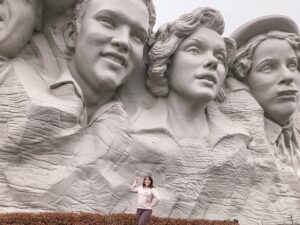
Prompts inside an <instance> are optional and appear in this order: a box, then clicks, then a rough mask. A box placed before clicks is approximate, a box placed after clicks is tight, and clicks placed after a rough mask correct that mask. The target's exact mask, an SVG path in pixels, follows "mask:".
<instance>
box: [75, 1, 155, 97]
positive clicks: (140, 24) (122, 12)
mask: <svg viewBox="0 0 300 225" xmlns="http://www.w3.org/2000/svg"><path fill="white" fill-rule="evenodd" d="M129 5H132V6H134V7H131V6H130V7H129ZM148 27H149V19H148V12H147V8H146V5H145V4H144V3H143V2H142V1H136V0H130V1H126V2H124V1H123V0H113V1H104V0H97V1H96V0H94V1H92V2H91V3H90V5H89V7H88V9H87V12H86V14H85V16H84V18H83V19H82V22H81V25H80V31H79V33H78V35H77V36H76V39H75V40H74V41H75V43H74V44H75V48H76V52H75V56H74V62H75V66H74V68H73V71H75V70H76V71H77V73H78V74H79V75H80V77H81V78H80V79H82V80H83V82H82V83H86V85H88V86H89V87H90V88H92V89H93V90H95V91H97V92H98V91H99V90H101V92H103V91H107V90H114V89H115V88H117V87H118V86H120V85H121V84H123V83H124V82H125V81H126V80H127V79H128V78H129V76H130V75H132V74H133V73H134V72H135V71H136V68H137V67H138V65H140V64H141V63H142V58H143V48H144V44H145V42H146V40H147V36H148V33H147V31H148Z"/></svg>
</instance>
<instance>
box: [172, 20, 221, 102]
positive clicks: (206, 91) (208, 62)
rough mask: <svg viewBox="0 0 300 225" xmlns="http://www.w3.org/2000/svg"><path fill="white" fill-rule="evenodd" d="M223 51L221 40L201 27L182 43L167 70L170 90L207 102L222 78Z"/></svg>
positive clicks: (214, 95)
mask: <svg viewBox="0 0 300 225" xmlns="http://www.w3.org/2000/svg"><path fill="white" fill-rule="evenodd" d="M225 58H226V49H225V43H224V41H223V39H222V37H221V36H220V35H219V34H218V33H217V32H216V31H214V30H212V29H210V28H206V27H204V26H201V27H199V28H198V29H197V30H196V31H195V32H194V33H193V34H191V35H190V36H189V37H187V38H186V39H184V40H183V42H182V43H181V45H180V46H179V48H178V49H177V50H176V52H175V54H174V56H173V58H172V63H171V66H170V71H169V74H170V87H171V89H172V90H173V91H175V92H176V93H179V94H181V95H185V96H188V97H189V98H192V99H193V100H195V99H199V98H200V99H201V100H203V99H205V100H204V101H206V102H209V101H212V100H213V99H215V98H216V97H217V93H218V89H219V87H220V85H222V84H223V81H224V78H225V65H224V62H225Z"/></svg>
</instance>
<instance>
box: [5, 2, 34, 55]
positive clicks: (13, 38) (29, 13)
mask: <svg viewBox="0 0 300 225" xmlns="http://www.w3.org/2000/svg"><path fill="white" fill-rule="evenodd" d="M37 10H38V1H37V0H32V1H26V0H21V1H10V0H3V1H1V2H0V55H2V56H5V57H9V58H11V57H15V56H16V55H17V53H18V52H19V50H20V49H21V48H23V47H24V45H25V44H26V42H27V41H29V40H30V38H31V35H32V32H33V29H34V27H35V25H36V20H37Z"/></svg>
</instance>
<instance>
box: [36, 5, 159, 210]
mask: <svg viewBox="0 0 300 225" xmlns="http://www.w3.org/2000/svg"><path fill="white" fill-rule="evenodd" d="M154 23H155V10H154V5H153V3H152V0H79V1H77V2H76V4H75V17H74V20H73V21H72V22H71V23H69V24H68V26H67V28H66V33H65V38H66V44H67V46H68V48H70V49H72V50H73V51H74V55H73V57H72V58H71V61H70V63H69V65H68V68H67V69H66V70H65V71H64V72H63V73H62V74H61V75H60V76H59V77H58V79H57V80H56V81H55V82H54V83H53V84H51V85H50V91H51V93H52V94H53V95H55V96H57V97H59V96H60V95H64V94H66V93H68V94H69V95H72V96H73V98H76V99H77V100H78V103H80V104H81V105H82V107H81V109H82V111H81V113H80V114H81V115H80V116H79V117H78V124H79V125H80V126H81V127H82V129H81V131H79V132H78V133H76V134H73V135H70V136H69V137H67V138H64V139H63V140H62V141H61V142H60V143H58V144H57V149H56V150H55V152H57V154H59V155H60V154H61V153H63V156H61V159H60V160H59V161H60V162H61V163H63V162H64V159H66V161H65V162H64V163H65V164H67V165H69V166H70V167H69V168H67V167H68V166H66V168H65V169H63V168H62V171H63V172H62V171H59V170H58V172H61V173H63V174H64V175H63V177H61V178H60V180H59V181H58V182H55V183H53V185H52V186H51V187H50V188H49V189H47V190H45V191H43V194H42V195H41V198H40V199H33V200H32V201H34V200H36V205H38V204H41V205H42V204H43V203H45V202H48V203H49V205H48V207H49V208H52V209H55V210H70V209H73V210H84V211H97V212H103V213H105V212H108V211H109V209H110V207H112V206H113V202H106V201H104V200H103V199H101V198H102V197H103V195H102V194H103V193H106V190H103V189H102V188H101V187H102V186H104V183H103V182H104V181H103V180H101V177H102V174H101V173H102V171H101V170H100V166H101V165H99V162H100V161H99V159H100V158H101V156H102V155H103V154H105V153H106V152H107V151H108V150H109V149H110V148H117V149H118V150H122V148H125V147H126V146H127V142H128V141H129V134H128V130H129V127H128V122H129V121H128V115H127V113H126V112H125V110H124V109H123V104H122V103H121V102H120V101H119V100H118V98H117V96H116V95H117V91H118V90H117V89H118V88H120V87H121V86H122V85H123V84H124V83H125V82H126V81H127V80H128V79H129V77H130V76H131V75H133V74H134V73H136V72H138V71H139V70H140V69H139V66H141V65H143V63H144V48H145V46H146V45H147V42H148V38H149V36H150V34H151V33H152V28H153V25H154ZM65 156H66V157H65ZM51 160H52V159H51ZM53 160H55V158H53ZM53 162H55V161H53ZM55 163H56V162H55ZM88 171H93V172H92V174H93V176H92V177H91V176H89V175H87V174H86V172H88ZM70 182H72V183H70ZM70 198H71V199H72V202H70V201H69V199H70ZM105 204H107V205H105ZM103 205H105V206H103Z"/></svg>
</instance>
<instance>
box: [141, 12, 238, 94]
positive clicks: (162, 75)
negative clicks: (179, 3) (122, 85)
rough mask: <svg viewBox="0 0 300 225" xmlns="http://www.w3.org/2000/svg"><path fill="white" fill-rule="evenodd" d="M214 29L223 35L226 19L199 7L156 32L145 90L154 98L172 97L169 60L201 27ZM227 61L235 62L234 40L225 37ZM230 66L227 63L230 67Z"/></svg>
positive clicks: (218, 13) (219, 14) (150, 54)
mask: <svg viewBox="0 0 300 225" xmlns="http://www.w3.org/2000/svg"><path fill="white" fill-rule="evenodd" d="M200 26H204V27H207V28H211V29H213V30H214V31H216V32H217V33H218V34H220V35H222V34H223V32H224V26H225V24H224V19H223V16H222V15H221V13H220V12H219V11H218V10H215V9H212V8H197V9H195V10H194V11H192V12H191V13H187V14H184V15H182V16H181V17H179V18H178V19H177V20H175V21H174V22H171V23H166V24H164V25H162V26H161V27H160V28H159V30H158V31H157V33H156V35H155V38H154V39H156V40H155V41H154V44H153V46H152V48H151V49H150V51H149V67H148V78H147V81H146V87H147V89H148V90H149V92H150V93H151V94H152V95H153V96H155V97H166V96H167V95H168V94H169V83H168V76H167V75H166V73H167V70H168V66H169V62H170V59H171V57H172V55H173V54H174V53H175V52H176V50H177V48H178V47H179V46H180V44H181V42H182V41H183V40H184V39H185V38H187V37H188V36H189V35H191V34H192V33H193V32H194V31H195V30H196V29H197V28H198V27H200ZM224 41H225V45H226V50H227V61H228V62H229V61H230V60H231V59H233V57H234V54H235V50H236V45H235V41H233V40H232V39H229V38H224ZM227 64H228V63H226V65H227Z"/></svg>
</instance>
